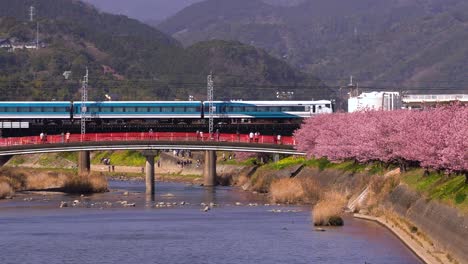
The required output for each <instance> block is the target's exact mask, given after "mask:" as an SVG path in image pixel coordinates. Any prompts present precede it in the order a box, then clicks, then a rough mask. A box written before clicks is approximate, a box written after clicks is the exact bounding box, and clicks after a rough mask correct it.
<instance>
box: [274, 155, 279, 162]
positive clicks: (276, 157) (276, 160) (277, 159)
mask: <svg viewBox="0 0 468 264" xmlns="http://www.w3.org/2000/svg"><path fill="white" fill-rule="evenodd" d="M279 160H280V155H279V154H278V153H275V154H273V162H274V163H278V161H279Z"/></svg>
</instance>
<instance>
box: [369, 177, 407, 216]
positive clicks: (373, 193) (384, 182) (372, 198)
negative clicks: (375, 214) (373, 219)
mask: <svg viewBox="0 0 468 264" xmlns="http://www.w3.org/2000/svg"><path fill="white" fill-rule="evenodd" d="M399 183H400V178H399V176H398V175H393V176H388V177H384V176H378V175H374V176H373V177H372V178H371V180H370V182H369V187H370V188H369V196H368V198H367V200H366V206H367V207H368V208H369V210H371V211H373V210H374V209H376V207H378V205H379V204H381V203H382V201H383V200H384V199H385V198H386V197H387V195H388V194H389V193H391V192H392V191H393V190H394V189H395V187H397V186H398V184H399Z"/></svg>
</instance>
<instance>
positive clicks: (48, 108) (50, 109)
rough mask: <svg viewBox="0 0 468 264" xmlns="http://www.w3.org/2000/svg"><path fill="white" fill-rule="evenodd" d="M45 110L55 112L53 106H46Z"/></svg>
mask: <svg viewBox="0 0 468 264" xmlns="http://www.w3.org/2000/svg"><path fill="white" fill-rule="evenodd" d="M43 112H48V113H52V112H54V108H53V107H44V108H43Z"/></svg>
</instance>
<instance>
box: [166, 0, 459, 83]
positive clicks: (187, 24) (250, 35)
mask: <svg viewBox="0 0 468 264" xmlns="http://www.w3.org/2000/svg"><path fill="white" fill-rule="evenodd" d="M205 14H210V15H205ZM158 28H159V29H161V30H163V31H164V32H166V33H168V34H171V35H172V36H173V37H175V38H177V39H178V40H180V41H181V42H182V43H183V44H184V45H191V44H192V43H194V42H198V41H201V40H205V39H212V38H218V39H225V40H238V41H241V42H242V43H246V44H250V45H254V46H256V47H259V48H263V49H265V50H267V51H268V52H269V53H270V54H273V55H274V56H276V57H278V58H281V59H285V60H286V61H288V62H289V63H291V64H292V65H294V66H296V67H297V68H299V69H301V70H304V71H306V72H309V73H312V74H314V75H316V76H318V77H320V78H322V79H323V80H324V81H325V82H327V83H329V84H331V85H336V84H344V83H342V82H338V80H342V79H347V78H348V76H349V75H354V76H355V79H356V80H359V82H360V84H361V85H363V86H366V85H367V86H371V87H380V88H389V89H391V88H394V87H401V86H403V87H413V88H415V89H416V90H418V92H421V91H422V89H421V88H426V92H430V91H434V90H433V89H434V88H442V90H452V91H454V90H458V91H460V90H464V89H466V87H468V80H467V79H466V72H467V71H468V64H467V63H466V61H467V59H468V45H466V42H467V41H468V3H467V2H466V1H464V0H405V1H401V0H353V1H349V0H298V1H281V0H237V1H230V0H206V1H204V2H201V3H198V4H194V5H192V6H190V7H187V8H186V9H184V10H182V11H181V12H179V13H178V14H176V15H175V16H173V17H171V18H169V19H168V20H166V21H164V22H162V23H161V24H159V25H158Z"/></svg>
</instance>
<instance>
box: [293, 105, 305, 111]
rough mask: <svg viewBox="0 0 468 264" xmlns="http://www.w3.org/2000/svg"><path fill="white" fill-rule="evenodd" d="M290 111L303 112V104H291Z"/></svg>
mask: <svg viewBox="0 0 468 264" xmlns="http://www.w3.org/2000/svg"><path fill="white" fill-rule="evenodd" d="M291 108H292V111H294V112H304V111H305V106H292V107H291Z"/></svg>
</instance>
